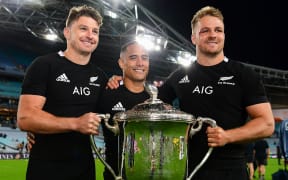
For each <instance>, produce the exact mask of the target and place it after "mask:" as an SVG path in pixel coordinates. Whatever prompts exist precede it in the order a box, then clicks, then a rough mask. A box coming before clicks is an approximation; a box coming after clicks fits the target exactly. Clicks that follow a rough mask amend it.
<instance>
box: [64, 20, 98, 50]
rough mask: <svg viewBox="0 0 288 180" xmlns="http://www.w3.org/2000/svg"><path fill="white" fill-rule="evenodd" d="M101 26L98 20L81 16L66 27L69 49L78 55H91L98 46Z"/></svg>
mask: <svg viewBox="0 0 288 180" xmlns="http://www.w3.org/2000/svg"><path fill="white" fill-rule="evenodd" d="M99 30H100V26H99V24H98V23H97V21H96V20H94V19H93V18H91V17H88V16H81V17H79V19H77V20H75V21H74V22H73V23H71V25H69V26H68V27H65V29H64V36H65V38H66V40H67V47H68V48H69V49H70V50H71V51H74V52H75V53H77V54H81V55H90V54H91V53H92V52H93V51H94V50H95V49H96V48H97V46H98V42H99Z"/></svg>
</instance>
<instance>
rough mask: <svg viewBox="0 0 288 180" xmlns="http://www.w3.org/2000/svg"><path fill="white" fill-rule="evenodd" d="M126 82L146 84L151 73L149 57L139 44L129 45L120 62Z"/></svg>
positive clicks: (122, 53)
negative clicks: (149, 72)
mask: <svg viewBox="0 0 288 180" xmlns="http://www.w3.org/2000/svg"><path fill="white" fill-rule="evenodd" d="M118 63H119V66H120V68H121V69H122V72H123V77H124V79H125V81H133V82H144V81H145V80H146V77H147V75H148V71H149V56H148V53H147V51H146V49H145V48H144V47H143V46H141V45H140V44H138V43H132V44H129V45H128V46H127V47H126V48H125V49H124V50H123V51H122V52H121V55H120V59H119V61H118Z"/></svg>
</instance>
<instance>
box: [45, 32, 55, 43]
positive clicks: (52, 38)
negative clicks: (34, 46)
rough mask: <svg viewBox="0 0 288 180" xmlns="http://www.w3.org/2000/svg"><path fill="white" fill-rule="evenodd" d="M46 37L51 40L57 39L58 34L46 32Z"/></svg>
mask: <svg viewBox="0 0 288 180" xmlns="http://www.w3.org/2000/svg"><path fill="white" fill-rule="evenodd" d="M44 37H45V39H47V40H50V41H55V40H56V39H57V38H58V36H57V35H56V34H54V33H51V34H46V35H45V36H44Z"/></svg>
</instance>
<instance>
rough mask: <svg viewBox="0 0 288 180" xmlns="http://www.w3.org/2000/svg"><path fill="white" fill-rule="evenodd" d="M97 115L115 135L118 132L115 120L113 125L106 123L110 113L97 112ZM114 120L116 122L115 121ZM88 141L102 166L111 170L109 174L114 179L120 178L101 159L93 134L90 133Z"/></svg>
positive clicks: (119, 179) (118, 179)
mask: <svg viewBox="0 0 288 180" xmlns="http://www.w3.org/2000/svg"><path fill="white" fill-rule="evenodd" d="M98 116H99V117H100V118H101V119H104V121H105V126H107V128H108V129H109V130H110V131H112V132H113V133H114V134H115V135H117V134H119V127H118V123H117V121H114V125H113V126H111V125H109V123H108V120H109V118H110V114H98ZM115 122H116V123H115ZM90 143H91V146H92V149H93V150H94V152H95V153H96V155H97V156H98V158H99V159H100V161H101V162H102V163H103V164H104V166H105V167H106V168H107V169H108V170H109V171H110V172H111V174H112V175H113V177H114V178H115V180H122V177H121V176H117V175H116V174H115V172H114V170H113V169H112V168H111V166H110V165H109V164H108V163H107V162H106V161H105V160H104V159H103V157H102V156H101V154H100V152H99V150H98V148H97V145H96V143H95V141H94V137H93V135H92V134H91V135H90Z"/></svg>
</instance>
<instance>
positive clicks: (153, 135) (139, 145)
mask: <svg viewBox="0 0 288 180" xmlns="http://www.w3.org/2000/svg"><path fill="white" fill-rule="evenodd" d="M145 89H146V91H147V92H148V93H149V95H150V98H149V99H148V100H146V101H145V102H143V103H141V104H138V105H136V106H134V107H133V108H132V109H131V110H128V111H125V112H119V113H116V114H115V115H114V116H113V125H109V124H108V119H109V117H108V115H104V116H103V117H102V118H103V119H104V121H105V126H106V127H107V128H108V129H110V130H111V131H112V132H114V133H115V135H118V134H119V126H118V124H120V123H119V122H123V123H121V124H123V129H124V143H123V146H122V158H121V159H122V163H121V166H120V168H121V169H120V170H119V174H115V172H114V171H113V169H112V168H111V167H110V166H109V164H107V163H106V162H105V160H104V159H103V158H102V157H101V156H100V153H99V152H98V150H97V147H96V144H95V142H94V138H93V136H92V135H91V138H90V139H91V143H92V147H93V150H94V151H95V152H96V154H97V156H98V157H99V158H100V160H101V162H102V163H103V164H104V165H105V166H106V167H107V169H109V171H110V172H111V173H112V175H113V176H114V178H115V179H116V180H122V179H124V178H123V177H124V176H123V173H124V172H125V177H126V179H128V180H133V179H137V180H147V179H153V180H158V179H159V180H160V179H161V180H163V179H165V180H170V179H171V180H175V179H186V180H190V179H191V178H192V177H193V176H194V175H195V174H196V172H197V171H198V170H199V169H200V168H201V166H202V165H203V164H204V163H205V162H206V160H207V159H208V158H209V156H210V154H211V152H212V150H213V148H209V150H208V152H207V153H206V155H205V156H204V157H203V159H202V161H201V162H200V163H199V164H198V166H197V167H196V168H195V169H194V170H193V172H192V173H190V174H188V173H187V172H186V170H185V169H186V166H187V143H186V142H187V139H186V138H192V137H193V135H194V134H196V133H197V132H198V131H200V130H201V128H202V125H203V123H207V124H209V125H210V126H212V127H215V126H216V122H215V121H214V120H213V119H210V118H202V117H199V118H197V119H196V118H194V116H193V115H191V114H187V113H185V112H182V111H179V110H177V109H175V108H173V107H172V106H171V105H169V104H165V103H163V102H162V101H161V100H159V99H157V95H158V90H157V88H156V87H155V86H153V85H151V84H145ZM194 127H196V128H194ZM186 132H189V134H187V133H186Z"/></svg>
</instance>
